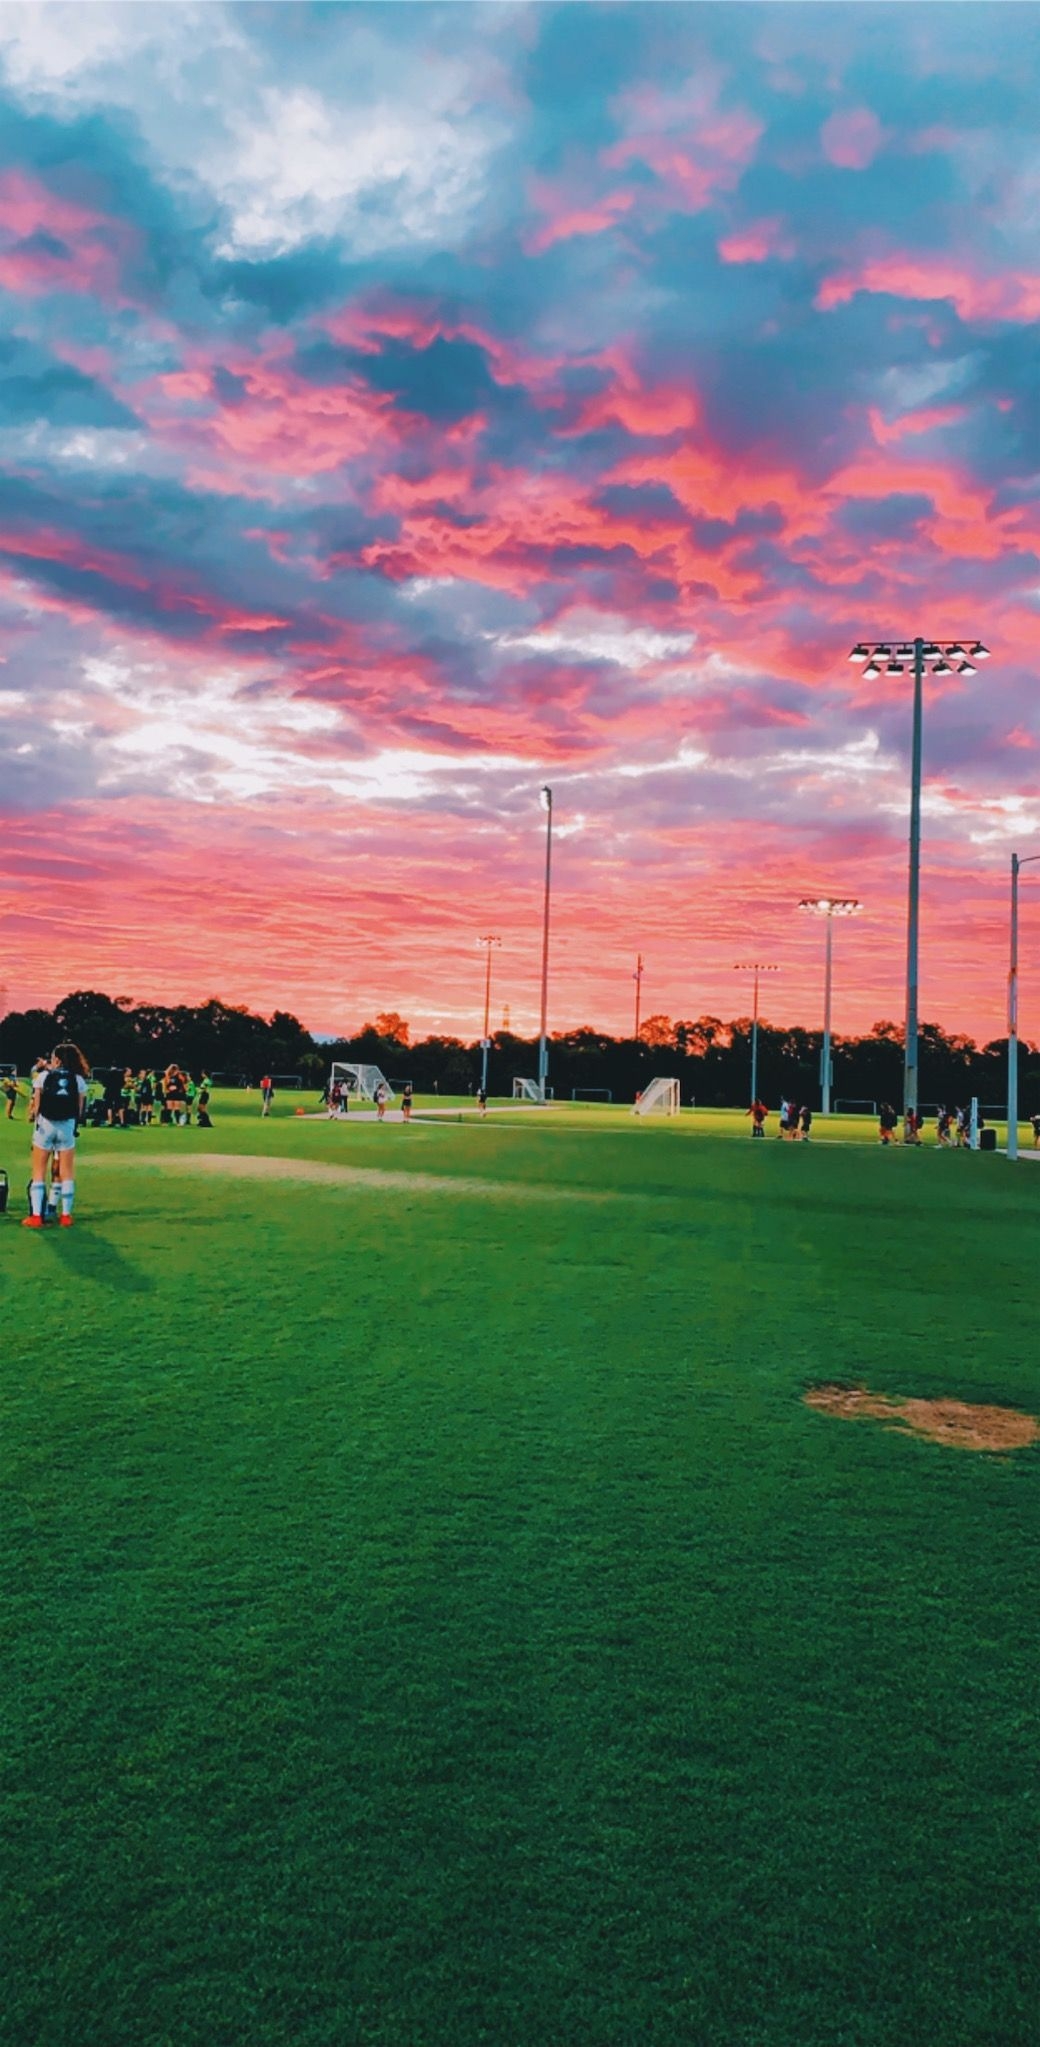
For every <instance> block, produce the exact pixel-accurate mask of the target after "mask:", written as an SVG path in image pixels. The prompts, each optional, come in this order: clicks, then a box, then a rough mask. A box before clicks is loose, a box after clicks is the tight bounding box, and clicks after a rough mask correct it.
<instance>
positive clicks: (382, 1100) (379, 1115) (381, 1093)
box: [376, 1081, 386, 1123]
mask: <svg viewBox="0 0 1040 2047" xmlns="http://www.w3.org/2000/svg"><path fill="white" fill-rule="evenodd" d="M385 1116H386V1088H385V1086H384V1085H383V1082H382V1081H380V1083H379V1086H378V1087H377V1089H376V1121H377V1122H378V1123H382V1122H383V1120H384V1118H385Z"/></svg>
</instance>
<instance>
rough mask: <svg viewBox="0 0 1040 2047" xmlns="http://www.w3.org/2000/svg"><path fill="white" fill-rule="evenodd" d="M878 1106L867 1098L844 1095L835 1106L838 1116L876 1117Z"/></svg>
mask: <svg viewBox="0 0 1040 2047" xmlns="http://www.w3.org/2000/svg"><path fill="white" fill-rule="evenodd" d="M877 1112H878V1106H877V1103H876V1102H872V1101H870V1100H869V1099H868V1098H867V1097H866V1096H863V1097H859V1096H853V1095H842V1096H841V1098H840V1100H838V1101H836V1102H835V1104H834V1113H835V1115H836V1116H876V1115H877Z"/></svg>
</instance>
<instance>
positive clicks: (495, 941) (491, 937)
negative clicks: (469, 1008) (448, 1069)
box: [477, 931, 502, 1094]
mask: <svg viewBox="0 0 1040 2047" xmlns="http://www.w3.org/2000/svg"><path fill="white" fill-rule="evenodd" d="M501 943H502V940H501V939H500V938H496V937H495V934H494V932H492V931H489V932H488V934H487V936H486V937H485V938H478V940H477V944H478V945H486V946H487V973H486V974H485V976H484V1035H483V1037H482V1038H481V1041H480V1049H481V1052H482V1054H483V1057H482V1059H481V1062H480V1085H481V1088H482V1089H483V1091H484V1093H485V1094H486V1093H487V1084H488V1053H489V1052H490V1050H491V954H492V951H493V949H494V947H495V946H496V945H501Z"/></svg>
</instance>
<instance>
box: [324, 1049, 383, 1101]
mask: <svg viewBox="0 0 1040 2047" xmlns="http://www.w3.org/2000/svg"><path fill="white" fill-rule="evenodd" d="M337 1080H338V1081H339V1083H340V1085H341V1086H342V1087H345V1088H346V1090H347V1093H348V1094H351V1095H360V1097H361V1100H362V1101H363V1102H374V1101H375V1098H376V1090H377V1088H383V1089H384V1090H385V1097H386V1100H387V1101H388V1102H392V1101H393V1099H394V1091H393V1088H392V1087H391V1085H390V1082H389V1081H388V1080H387V1078H386V1076H385V1074H383V1073H382V1072H381V1071H380V1069H379V1067H378V1066H355V1065H354V1064H353V1063H352V1062H351V1061H350V1060H349V1059H348V1060H343V1059H334V1060H333V1062H332V1071H331V1073H330V1075H329V1088H330V1089H331V1088H333V1087H334V1086H335V1084H336V1082H337Z"/></svg>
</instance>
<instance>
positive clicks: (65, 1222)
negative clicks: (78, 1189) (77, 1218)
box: [59, 1215, 72, 1230]
mask: <svg viewBox="0 0 1040 2047" xmlns="http://www.w3.org/2000/svg"><path fill="white" fill-rule="evenodd" d="M59 1221H60V1223H61V1227H62V1229H63V1230H71V1228H72V1217H71V1215H63V1216H60V1217H59Z"/></svg>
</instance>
